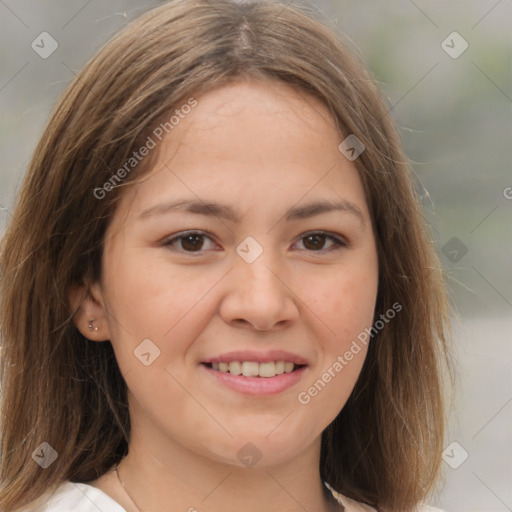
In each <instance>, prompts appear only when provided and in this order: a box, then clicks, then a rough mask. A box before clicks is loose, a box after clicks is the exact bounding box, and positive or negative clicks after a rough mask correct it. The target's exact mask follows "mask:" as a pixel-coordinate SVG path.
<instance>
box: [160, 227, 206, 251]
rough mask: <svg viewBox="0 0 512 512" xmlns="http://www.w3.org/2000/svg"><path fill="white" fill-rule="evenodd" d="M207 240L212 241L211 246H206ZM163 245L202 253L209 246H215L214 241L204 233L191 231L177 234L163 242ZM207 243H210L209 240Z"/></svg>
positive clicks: (176, 249) (177, 249)
mask: <svg viewBox="0 0 512 512" xmlns="http://www.w3.org/2000/svg"><path fill="white" fill-rule="evenodd" d="M205 241H210V247H205ZM162 245H163V246H165V247H169V248H170V249H172V250H174V251H178V252H187V253H202V252H205V250H207V249H209V248H210V249H211V248H213V245H214V243H213V241H212V239H211V238H210V237H209V236H207V235H205V234H204V233H200V232H194V231H191V232H186V233H182V234H181V235H177V236H175V237H173V238H171V239H169V240H167V241H165V242H163V243H162ZM206 245H208V242H207V243H206Z"/></svg>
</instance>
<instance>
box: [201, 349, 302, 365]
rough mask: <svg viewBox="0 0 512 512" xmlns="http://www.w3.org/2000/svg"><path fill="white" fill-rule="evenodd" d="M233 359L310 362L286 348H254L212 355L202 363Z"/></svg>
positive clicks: (224, 361)
mask: <svg viewBox="0 0 512 512" xmlns="http://www.w3.org/2000/svg"><path fill="white" fill-rule="evenodd" d="M232 361H254V362H256V363H268V362H271V361H285V362H286V361H291V362H292V363H294V364H297V365H307V364H309V363H308V361H307V359H305V358H303V357H301V356H299V355H297V354H293V353H292V352H286V351H284V350H269V351H267V352H258V351H254V350H240V351H234V352H227V353H226V354H221V355H219V356H215V357H210V358H208V359H205V360H203V361H201V362H202V363H230V362H232Z"/></svg>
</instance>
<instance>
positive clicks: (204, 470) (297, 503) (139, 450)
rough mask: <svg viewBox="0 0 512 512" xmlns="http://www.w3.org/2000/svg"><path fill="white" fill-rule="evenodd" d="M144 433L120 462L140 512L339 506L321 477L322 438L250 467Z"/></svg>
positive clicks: (292, 510)
mask: <svg viewBox="0 0 512 512" xmlns="http://www.w3.org/2000/svg"><path fill="white" fill-rule="evenodd" d="M141 427H142V426H141ZM146 427H147V425H146ZM143 431H144V427H143V430H141V429H134V430H133V431H132V438H131V441H130V446H129V453H128V455H127V456H126V457H125V458H124V459H123V460H122V461H121V463H120V464H119V474H120V476H121V481H122V483H123V485H124V489H125V491H126V493H127V495H128V496H129V498H130V499H131V500H133V501H134V502H135V504H136V507H137V508H139V509H140V512H147V511H148V510H169V507H172V509H173V510H184V511H189V512H196V511H198V510H202V509H208V511H209V512H221V511H222V512H224V511H225V510H226V509H227V508H229V509H230V510H244V512H260V511H261V510H265V511H268V512H304V510H315V511H318V512H330V511H331V510H339V505H334V506H333V499H332V497H330V496H329V494H328V493H327V492H326V490H325V487H324V485H323V482H322V480H321V478H320V473H319V458H320V439H318V440H317V442H315V443H314V444H312V445H311V446H309V447H306V448H305V449H303V450H302V451H301V452H300V453H298V454H297V456H296V457H294V458H293V459H292V460H287V461H285V462H282V463H280V464H274V465H272V466H269V465H265V464H264V461H263V460H262V461H260V462H259V463H258V464H257V465H256V466H254V467H250V468H246V467H239V466H236V465H233V464H230V463H227V462H223V461H217V460H215V459H214V458H213V457H208V456H207V455H200V454H198V453H196V452H194V451H193V450H190V449H187V448H185V447H184V446H181V445H179V444H177V443H174V442H172V441H170V440H169V437H167V436H162V437H161V436H160V435H159V434H158V432H155V431H153V432H147V431H144V435H142V432H143ZM148 490H149V491H148Z"/></svg>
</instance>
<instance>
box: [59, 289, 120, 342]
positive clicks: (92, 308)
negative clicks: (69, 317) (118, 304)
mask: <svg viewBox="0 0 512 512" xmlns="http://www.w3.org/2000/svg"><path fill="white" fill-rule="evenodd" d="M68 300H69V304H70V307H71V310H72V311H73V313H74V314H73V322H75V325H76V326H77V328H78V330H79V331H80V332H81V333H82V334H83V335H84V336H85V337H86V338H87V339H89V340H91V341H107V340H109V339H110V331H109V327H108V323H107V312H106V309H105V305H104V302H103V297H102V293H101V288H100V286H99V284H94V285H92V286H87V285H85V284H75V285H72V286H71V287H70V288H69V290H68Z"/></svg>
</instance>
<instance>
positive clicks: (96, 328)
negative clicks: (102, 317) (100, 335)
mask: <svg viewBox="0 0 512 512" xmlns="http://www.w3.org/2000/svg"><path fill="white" fill-rule="evenodd" d="M95 320H96V319H95V318H91V319H90V320H89V325H88V327H89V331H97V330H98V327H97V326H96V327H93V326H92V323H93V322H94V321H95Z"/></svg>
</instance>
